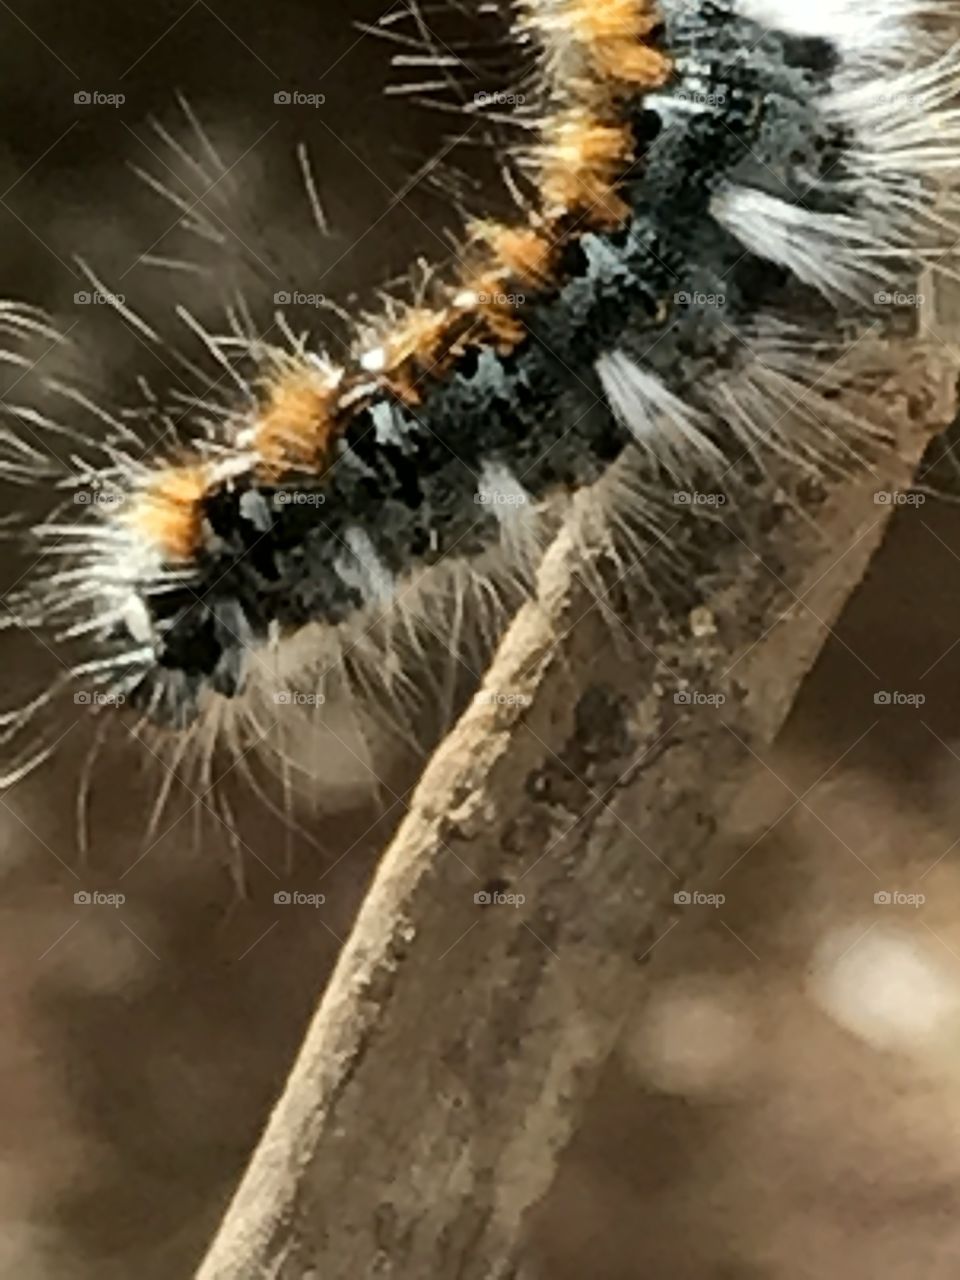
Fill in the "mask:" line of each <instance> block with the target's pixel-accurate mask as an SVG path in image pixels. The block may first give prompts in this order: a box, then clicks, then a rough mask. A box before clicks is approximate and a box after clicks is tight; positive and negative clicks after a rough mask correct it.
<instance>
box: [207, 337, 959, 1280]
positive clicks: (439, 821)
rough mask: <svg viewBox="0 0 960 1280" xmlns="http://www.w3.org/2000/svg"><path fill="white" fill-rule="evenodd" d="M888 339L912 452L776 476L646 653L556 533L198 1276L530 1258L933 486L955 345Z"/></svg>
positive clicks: (509, 1268) (356, 1273)
mask: <svg viewBox="0 0 960 1280" xmlns="http://www.w3.org/2000/svg"><path fill="white" fill-rule="evenodd" d="M878 348H879V349H878V350H876V351H875V352H874V353H873V356H872V359H873V361H874V365H873V366H872V367H873V369H874V372H875V371H876V369H877V368H882V369H884V370H885V382H884V384H883V385H882V386H881V387H879V388H878V390H877V394H875V396H874V397H873V398H872V399H871V401H870V405H869V408H870V415H871V417H872V418H873V419H874V420H875V421H877V420H878V421H880V422H881V423H883V424H884V425H886V426H887V427H889V429H890V431H891V432H892V433H893V435H894V437H895V440H896V447H895V448H894V449H892V450H890V451H889V452H885V453H884V454H883V455H882V457H880V458H879V459H878V460H877V461H876V463H875V466H874V468H873V470H869V471H864V472H860V473H858V474H856V475H850V476H846V477H844V478H843V479H840V480H837V481H835V482H832V483H831V484H829V485H826V486H825V487H819V486H818V487H817V492H816V493H815V494H813V495H811V494H810V493H809V492H805V491H804V487H803V486H802V485H801V484H799V483H798V482H797V481H795V480H794V479H793V478H792V477H789V476H787V475H786V474H785V475H783V476H781V477H780V480H781V484H782V485H783V486H784V487H785V488H786V490H787V493H788V496H789V497H791V498H792V499H793V500H792V501H782V500H779V501H778V500H774V499H773V498H772V497H771V494H770V493H769V492H766V493H759V494H758V495H757V497H756V509H755V510H754V511H753V513H752V516H753V521H754V525H755V527H756V528H757V529H761V530H762V532H759V533H756V534H755V535H753V536H752V537H751V539H750V541H751V542H752V544H753V545H752V546H748V545H747V543H746V540H740V539H737V538H734V539H733V540H732V543H731V544H730V545H727V546H726V547H725V549H724V550H722V552H721V553H720V555H719V558H718V560H717V563H716V564H715V565H714V566H713V570H712V572H711V573H710V575H709V576H708V577H706V578H704V579H703V580H702V581H700V582H697V583H696V584H693V586H692V594H693V596H694V597H695V598H697V599H698V601H699V607H698V608H696V609H694V610H693V612H691V610H690V608H689V600H687V601H686V602H685V603H684V604H683V605H682V606H678V607H671V608H667V607H664V606H663V605H662V604H661V605H659V606H657V607H654V606H653V604H652V603H651V604H650V606H649V607H648V609H647V611H646V616H642V617H640V618H636V617H632V618H631V619H630V624H629V625H630V628H631V631H632V633H633V641H632V642H631V645H630V647H629V651H628V652H625V653H621V652H618V649H617V646H615V645H614V643H613V641H612V638H611V628H612V627H614V626H615V625H616V624H612V623H611V620H610V616H609V609H608V608H607V607H606V604H605V603H604V604H601V605H598V604H597V602H596V599H595V597H594V595H593V594H592V592H591V591H590V589H589V588H588V587H587V586H586V585H584V583H583V581H582V566H583V558H582V557H583V552H582V548H581V549H579V550H577V549H576V548H575V547H574V546H573V545H572V543H571V540H570V537H569V536H568V535H565V534H561V536H560V538H559V539H558V540H557V542H556V543H555V544H554V545H553V547H552V548H551V550H550V551H549V553H548V555H547V557H546V559H545V561H544V564H543V566H542V569H541V572H540V577H539V590H538V598H537V600H536V601H535V602H534V603H531V604H530V605H528V606H526V607H525V608H524V609H523V610H522V611H521V612H520V614H519V615H518V616H517V618H516V619H515V621H514V623H513V625H512V627H511V629H510V631H509V633H508V635H507V637H506V639H505V641H504V643H503V645H502V646H501V649H500V652H499V654H498V656H497V658H496V660H495V662H494V663H493V665H492V667H491V669H490V671H489V672H488V673H487V677H486V681H485V686H484V689H485V694H481V695H479V696H478V697H477V698H476V699H475V700H474V702H473V703H472V705H471V706H470V707H469V709H468V710H467V712H466V714H465V715H464V716H463V718H462V719H461V721H460V723H459V724H458V725H457V726H456V727H455V729H454V730H453V731H452V733H451V734H450V735H449V737H448V738H447V740H446V741H445V742H444V743H443V744H442V746H441V747H440V749H439V750H438V751H437V753H436V755H435V756H434V758H433V760H432V762H431V763H430V765H429V767H428V769H427V771H426V773H425V774H424V776H423V778H422V781H421V783H420V786H419V788H418V790H417V792H416V795H415V797H414V799H413V802H412V805H411V809H410V812H409V815H408V817H407V819H406V820H405V821H404V823H403V825H402V827H401V828H400V830H399V831H398V833H397V835H396V838H395V839H394V841H393V843H392V845H391V846H390V848H389V849H388V851H387V853H386V854H385V856H384V858H383V860H382V863H381V865H380V867H379V870H378V873H377V876H376V879H375V882H374V884H373V886H372V888H371V890H370V892H369V895H368V897H367V899H366V902H365V903H364V906H363V908H362V910H361V912H360V915H359V918H358V920H357V922H356V926H355V929H354V931H353V934H352V936H351V938H350V939H349V942H348V943H347V945H346V947H345V948H344V951H343V954H342V956H341V958H340V961H339V964H338V966H337V969H336V971H335V973H334V975H333V978H332V980H331V982H330V984H329V987H328V989H327V991H326V993H325V995H324V997H323V1000H322V1003H321V1005H320V1008H319V1010H318V1012H317V1014H316V1016H315V1018H314V1020H313V1023H312V1025H311V1027H310V1029H309V1031H308V1034H307V1037H306V1041H305V1043H304V1046H303V1049H302V1052H301V1054H300V1057H299V1060H298V1061H297V1063H296V1065H295V1067H294V1069H293V1072H292V1074H291V1076H290V1079H289V1082H288V1084H287V1087H286V1090H285V1092H284V1094H283V1096H282V1098H281V1099H280V1102H279V1103H278V1105H277V1107H276V1109H275V1111H274V1113H273V1115H272V1117H271V1119H270V1122H269V1125H268V1127H267V1130H266V1133H265V1135H264V1137H263V1139H262V1141H261V1143H260V1146H259V1148H258V1149H257V1151H256V1152H255V1154H254V1156H253V1159H252V1162H251V1164H250V1167H249V1169H248V1171H247V1173H246V1176H245V1178H244V1179H243V1182H242V1184H241V1186H240V1188H239V1190H238V1192H237V1195H236V1198H235V1200H234V1202H233V1204H232V1206H231V1208H230V1210H229V1212H228V1213H227V1216H226V1219H225V1221H224V1223H223V1226H222V1229H221V1231H220V1233H219V1235H218V1237H217V1239H216V1240H215V1242H214V1244H213V1246H212V1248H211V1250H210V1253H209V1255H208V1256H207V1258H206V1260H205V1262H204V1263H203V1265H202V1266H201V1268H200V1271H199V1273H198V1276H199V1278H200V1280H241V1278H244V1280H245V1278H247V1277H249V1278H250V1280H253V1277H273V1278H275V1280H306V1277H308V1276H315V1277H321V1276H322V1277H323V1280H341V1278H343V1280H358V1278H359V1277H367V1276H377V1277H393V1278H394V1280H398V1278H401V1277H402V1278H404V1280H414V1278H416V1280H423V1278H424V1277H428V1276H430V1277H437V1278H438V1280H447V1278H453V1277H456V1278H458V1280H493V1278H494V1277H497V1278H506V1277H518V1276H519V1275H520V1274H521V1271H520V1268H521V1267H522V1266H523V1262H522V1226H523V1219H524V1215H525V1213H526V1211H527V1210H528V1209H529V1208H530V1207H531V1206H533V1205H534V1204H536V1203H537V1201H538V1200H540V1199H541V1197H542V1196H543V1195H544V1194H545V1193H546V1191H547V1190H548V1188H549V1186H550V1184H551V1181H552V1179H553V1177H554V1173H555V1170H556V1166H557V1162H558V1159H559V1157H560V1154H561V1153H562V1151H563V1149H564V1147H565V1145H566V1144H567V1142H568V1140H569V1138H570V1136H571V1134H572V1133H573V1131H574V1130H575V1128H576V1126H577V1123H578V1118H579V1116H580V1114H581V1111H582V1108H583V1105H584V1103H585V1101H586V1099H587V1098H588V1097H589V1094H590V1092H591V1089H592V1087H593V1083H594V1080H595V1078H596V1073H597V1071H598V1069H599V1068H600V1066H601V1065H602V1064H603V1062H604V1060H605V1059H606V1058H607V1057H608V1056H609V1054H610V1052H611V1050H612V1048H613V1047H614V1045H615V1042H616V1040H617V1037H618V1032H619V1029H620V1026H621V1022H622V1020H623V1018H624V1016H625V1014H626V1012H627V1011H629V1009H630V1008H631V1006H633V1005H634V1004H635V1003H636V1000H637V992H638V982H639V981H642V980H643V974H644V966H645V963H646V961H647V960H648V958H649V957H650V955H651V954H652V953H654V949H655V947H656V945H657V942H658V941H659V940H660V939H661V938H662V937H663V936H664V935H665V934H666V932H667V931H668V930H669V929H670V928H671V927H672V923H671V919H672V913H673V911H674V909H675V908H674V905H673V897H674V894H675V892H677V891H678V890H679V889H681V888H682V887H684V886H686V885H690V886H691V887H694V888H698V889H705V890H709V888H710V876H711V872H713V873H717V872H718V871H719V870H722V868H711V865H710V861H711V860H710V851H711V847H712V844H713V845H715V844H716V842H711V837H712V836H713V833H714V832H715V831H716V829H717V826H718V823H719V821H720V819H721V817H722V815H723V813H724V811H725V809H726V808H727V807H728V805H729V802H730V800H731V799H732V797H733V795H734V793H735V791H736V788H737V786H738V784H739V783H740V781H741V779H742V777H743V776H744V771H745V766H747V765H749V763H750V760H751V754H752V753H753V752H754V751H756V750H759V749H761V748H762V747H764V746H765V745H767V744H769V743H770V742H771V741H772V740H773V738H774V736H775V735H776V733H777V731H778V729H779V728H780V726H781V724H782V723H783V720H784V718H785V717H786V715H787V713H788V711H789V708H790V706H791V703H792V701H793V698H794V696H795V694H796V692H797V689H798V687H799V685H800V683H801V681H802V680H803V678H804V676H805V674H806V673H807V671H808V670H809V668H810V667H811V665H812V664H813V662H814V660H815V658H816V656H817V654H818V652H819V650H820V648H821V646H822V644H823V642H824V639H825V638H826V635H827V633H828V630H829V627H830V626H831V625H832V623H833V622H834V620H835V619H836V618H837V616H838V614H839V613H840V611H841V609H842V607H843V605H844V602H845V601H846V599H847V598H848V596H849V595H850V593H851V592H852V591H853V590H854V588H855V587H856V586H857V584H858V583H859V581H860V579H861V577H862V575H863V573H864V571H865V569H866V567H867V565H868V563H869V561H870V557H871V555H872V554H873V552H874V550H875V549H876V547H877V546H878V544H879V542H880V540H881V537H882V535H883V532H884V528H885V526H886V522H887V520H888V519H889V516H890V514H891V510H892V507H891V506H890V505H877V503H876V502H875V498H874V495H875V493H876V492H877V491H878V490H897V489H901V490H902V489H906V488H908V487H909V485H910V482H911V478H912V475H913V474H914V470H915V468H916V465H917V463H918V461H919V459H920V457H921V454H922V453H923V451H924V448H925V446H926V444H927V443H928V441H929V438H930V432H931V430H933V429H939V428H941V427H942V426H943V425H945V424H946V422H947V421H948V420H949V418H950V417H951V416H952V413H953V397H952V393H953V387H952V382H953V379H954V376H955V370H954V369H953V367H952V366H951V365H950V363H949V361H948V356H947V351H946V348H945V347H944V348H942V349H941V344H937V349H936V350H935V351H930V350H925V349H923V348H921V347H920V346H919V345H914V346H912V347H910V348H904V347H898V348H896V350H894V349H893V348H882V347H880V345H879V344H878ZM894 365H896V367H897V369H898V372H897V374H896V376H894V375H893V373H892V372H891V370H892V368H893V367H894ZM861 407H862V406H861ZM931 424H932V425H931ZM807 488H808V489H809V488H810V486H807ZM685 518H686V519H693V518H694V517H693V515H692V514H689V515H687V516H686V517H685ZM684 689H690V690H696V691H701V692H703V693H709V694H713V695H723V697H724V698H725V699H726V701H725V702H724V703H723V704H722V705H717V704H716V702H713V703H699V704H698V703H696V702H694V703H677V702H676V701H675V697H674V695H675V693H676V692H677V691H681V690H684ZM503 693H508V694H509V695H510V696H509V697H506V698H505V697H503V696H501V695H502V694H503ZM478 892H486V893H487V894H489V895H494V894H496V893H497V892H500V893H503V894H508V895H509V894H513V895H522V896H523V897H524V899H525V901H524V902H523V903H522V905H519V906H517V905H505V904H503V905H497V904H495V903H494V904H491V905H486V906H484V905H478V903H477V902H475V895H476V894H477V893H478ZM525 1274H526V1273H525Z"/></svg>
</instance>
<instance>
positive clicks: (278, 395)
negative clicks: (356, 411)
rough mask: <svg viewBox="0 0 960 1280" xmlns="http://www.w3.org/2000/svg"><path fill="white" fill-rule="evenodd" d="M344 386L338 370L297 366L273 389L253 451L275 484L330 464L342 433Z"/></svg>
mask: <svg viewBox="0 0 960 1280" xmlns="http://www.w3.org/2000/svg"><path fill="white" fill-rule="evenodd" d="M339 382H340V378H339V374H338V373H337V372H336V371H334V370H330V371H327V370H324V369H321V368H315V367H313V366H312V365H309V364H296V365H292V366H291V367H289V368H287V369H284V370H283V371H282V372H281V373H279V374H277V375H276V376H275V377H274V378H273V379H272V380H271V381H270V382H269V383H268V387H267V395H266V399H265V401H264V404H263V406H262V408H261V410H260V412H259V413H258V415H257V419H256V422H255V423H254V427H253V447H254V449H255V450H256V453H257V456H258V458H259V461H260V466H261V469H262V470H263V471H264V472H265V473H266V474H267V475H268V476H269V477H270V478H271V479H279V478H280V477H282V476H283V475H285V474H287V473H288V472H290V471H302V472H314V471H319V470H321V469H322V468H323V466H324V465H325V464H326V461H327V458H328V457H329V454H330V446H331V443H332V441H333V439H334V438H335V436H336V434H337V430H338V423H337V416H336V412H335V411H336V401H337V389H338V386H339Z"/></svg>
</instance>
